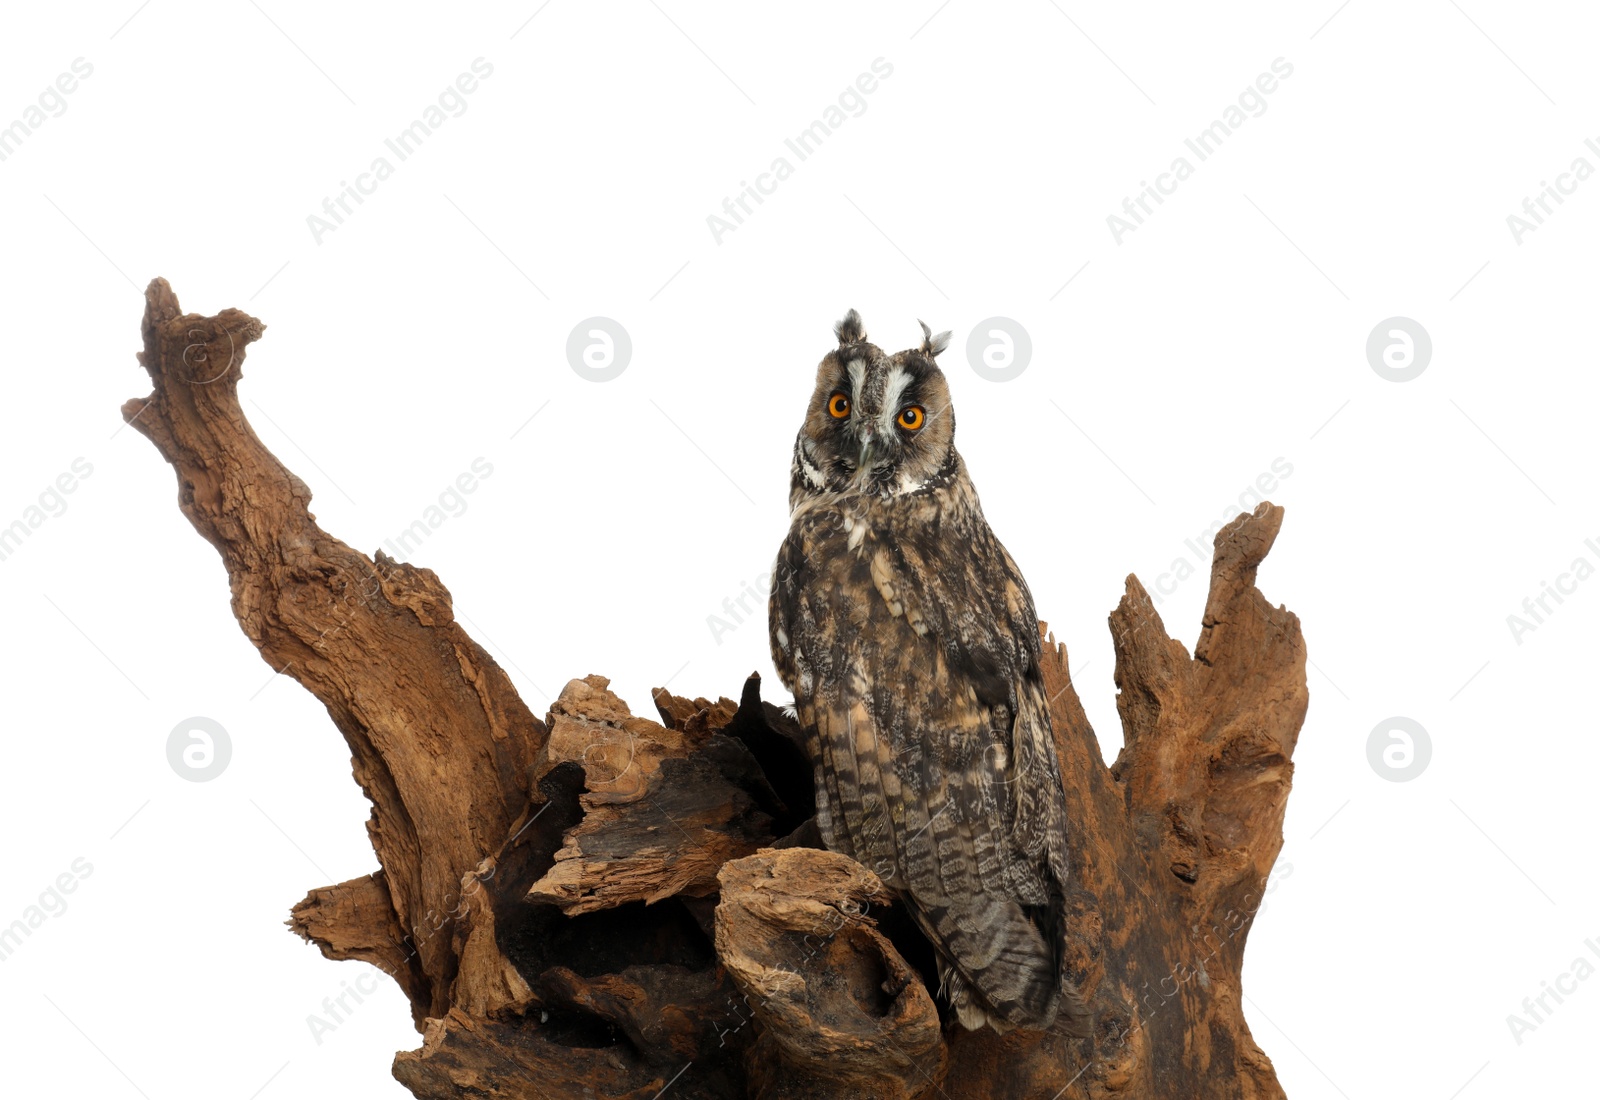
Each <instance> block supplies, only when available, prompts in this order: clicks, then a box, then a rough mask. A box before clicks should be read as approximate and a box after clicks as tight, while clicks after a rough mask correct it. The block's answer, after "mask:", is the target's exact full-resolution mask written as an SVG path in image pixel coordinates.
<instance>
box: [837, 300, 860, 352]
mask: <svg viewBox="0 0 1600 1100" xmlns="http://www.w3.org/2000/svg"><path fill="white" fill-rule="evenodd" d="M833 334H834V335H835V336H837V337H838V338H839V343H841V344H859V343H861V342H862V341H863V340H865V339H866V338H867V326H866V325H864V324H862V322H861V314H859V313H857V312H856V311H855V310H853V309H852V310H851V311H850V312H849V313H846V314H845V315H844V320H842V321H840V322H839V323H838V324H836V325H834V326H833Z"/></svg>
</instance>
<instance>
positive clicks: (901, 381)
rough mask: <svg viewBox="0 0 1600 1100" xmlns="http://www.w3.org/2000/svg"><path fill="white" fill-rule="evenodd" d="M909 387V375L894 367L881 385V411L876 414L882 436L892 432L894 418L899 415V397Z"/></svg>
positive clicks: (900, 368) (902, 369) (901, 368)
mask: <svg viewBox="0 0 1600 1100" xmlns="http://www.w3.org/2000/svg"><path fill="white" fill-rule="evenodd" d="M909 385H911V375H909V374H907V373H906V372H905V369H904V368H903V367H895V368H894V369H893V370H891V371H890V372H889V377H888V379H887V380H886V381H885V382H884V385H883V409H882V410H881V411H880V412H879V413H878V423H879V424H880V425H882V427H883V434H884V435H889V434H890V433H891V432H893V431H894V418H895V417H897V416H899V415H900V396H901V395H902V394H904V393H905V392H906V387H907V386H909Z"/></svg>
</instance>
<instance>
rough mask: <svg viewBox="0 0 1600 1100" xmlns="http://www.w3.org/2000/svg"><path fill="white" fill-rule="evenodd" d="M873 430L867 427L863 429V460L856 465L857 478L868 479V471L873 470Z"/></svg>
mask: <svg viewBox="0 0 1600 1100" xmlns="http://www.w3.org/2000/svg"><path fill="white" fill-rule="evenodd" d="M872 444H873V438H872V428H871V426H870V425H869V426H867V427H864V428H862V429H861V460H860V461H859V462H858V463H857V464H856V477H858V478H863V477H866V474H867V471H868V470H869V469H871V468H872V457H873V455H872Z"/></svg>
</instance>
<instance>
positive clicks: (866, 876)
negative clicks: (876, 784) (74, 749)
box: [122, 279, 1307, 1100]
mask: <svg viewBox="0 0 1600 1100" xmlns="http://www.w3.org/2000/svg"><path fill="white" fill-rule="evenodd" d="M262 329H263V326H262V324H261V322H260V321H257V320H256V319H255V318H253V317H250V316H248V315H247V314H244V313H242V312H240V311H238V310H234V309H229V310H224V311H223V312H222V313H220V314H218V315H217V316H215V317H201V316H196V315H192V314H188V315H186V314H183V313H181V311H180V310H179V307H178V302H177V298H176V297H175V296H174V294H173V292H172V289H171V287H169V286H168V285H167V283H166V282H165V280H162V279H156V280H154V281H153V282H152V283H151V284H150V286H149V288H148V290H147V291H146V296H145V316H144V325H143V332H144V351H143V352H142V353H141V354H140V356H139V361H140V362H141V363H142V364H143V366H144V367H145V369H146V370H147V371H148V372H149V374H150V378H151V380H152V382H153V384H154V390H153V392H152V393H151V394H150V396H149V397H146V398H136V399H134V400H131V401H129V402H127V403H126V404H125V405H124V406H123V409H122V412H123V417H124V419H125V420H126V421H127V422H129V423H131V424H132V425H133V426H134V427H135V428H137V429H138V430H139V431H140V432H142V433H143V434H144V435H145V436H146V437H147V438H148V439H150V441H151V442H152V443H154V444H155V446H156V448H157V449H158V450H159V451H160V453H161V455H162V457H164V458H165V459H166V460H167V461H168V462H169V463H170V464H171V465H172V466H173V468H174V470H175V471H176V473H177V476H178V486H179V494H178V504H179V508H180V509H181V510H182V511H183V513H184V515H185V516H187V517H188V519H189V521H190V522H191V523H192V524H193V525H194V527H195V529H196V530H197V531H199V532H200V534H201V535H202V536H204V537H205V538H206V539H207V540H208V541H209V542H210V543H211V544H212V545H213V546H215V547H216V549H217V551H218V553H219V554H221V556H222V560H223V563H224V565H225V566H226V567H227V571H228V577H229V586H230V590H231V593H232V602H233V611H234V615H235V616H236V617H237V618H238V620H239V624H240V626H241V627H242V628H243V630H244V632H245V635H246V637H248V638H249V639H250V640H251V641H252V642H253V643H255V645H256V647H257V648H258V649H260V651H261V654H262V657H263V658H265V660H266V661H267V663H268V664H269V665H271V666H272V668H273V669H274V670H276V671H278V672H281V673H282V674H283V675H285V676H289V677H292V678H293V679H295V680H297V681H298V682H299V683H300V684H301V685H303V686H304V687H305V688H306V689H307V690H308V691H310V692H311V693H312V694H313V695H315V696H316V697H317V698H318V699H319V700H321V702H322V703H323V705H324V706H326V707H327V708H328V713H329V715H330V716H331V718H332V719H333V724H334V725H335V726H336V727H337V728H338V730H339V732H340V733H342V734H343V735H344V738H345V741H346V742H347V743H348V745H349V746H350V751H351V756H352V763H353V767H354V774H355V779H356V782H358V783H359V784H360V785H361V789H362V790H363V792H364V793H365V794H366V796H367V798H368V799H369V800H370V801H371V803H372V816H371V818H370V820H369V821H368V826H367V828H368V833H369V835H370V837H371V840H372V846H373V850H374V852H375V853H376V855H377V861H378V869H377V870H375V871H373V872H372V873H371V874H370V875H368V876H366V877H364V878H359V879H355V880H353V881H350V882H345V883H339V884H335V885H327V886H320V887H318V888H316V889H314V890H312V891H311V892H310V894H308V895H307V896H306V898H305V899H304V900H302V901H301V902H299V903H298V904H296V905H295V906H294V907H293V909H292V911H291V916H290V919H289V921H288V923H289V925H290V926H291V927H292V928H293V929H294V931H296V932H297V933H299V934H300V935H301V936H303V937H304V938H305V939H307V940H308V941H310V942H312V943H314V944H316V945H317V946H318V947H319V948H320V949H321V951H322V953H323V954H324V955H325V956H327V957H328V958H330V959H359V960H362V961H364V962H368V963H371V964H373V965H374V966H377V967H380V968H381V969H382V970H384V972H385V973H387V974H388V975H389V976H390V977H392V978H393V979H394V980H395V981H396V982H397V983H398V984H399V986H400V988H401V989H402V990H403V991H404V992H405V994H406V996H407V998H408V999H409V1000H410V1003H411V1006H412V1014H413V1017H414V1019H415V1023H416V1026H417V1029H418V1031H419V1032H421V1034H422V1043H421V1046H420V1047H419V1048H418V1049H416V1050H413V1051H405V1052H401V1053H400V1054H398V1055H396V1058H395V1062H394V1066H393V1073H394V1076H395V1077H396V1079H398V1080H399V1081H400V1082H401V1083H402V1084H404V1085H405V1086H406V1087H407V1088H409V1089H410V1090H411V1091H412V1092H413V1093H414V1094H415V1095H416V1096H418V1097H421V1098H425V1100H446V1098H451V1100H453V1098H455V1097H460V1096H475V1097H488V1098H499V1100H511V1098H523V1097H569V1096H570V1097H605V1098H608V1100H609V1098H637V1100H651V1098H654V1097H658V1096H660V1095H661V1094H662V1093H663V1092H664V1091H665V1092H668V1093H670V1095H673V1096H677V1097H682V1098H685V1100H688V1098H702V1097H703V1098H717V1100H731V1098H741V1097H761V1098H766V1100H803V1098H818V1100H822V1098H839V1097H860V1098H872V1100H877V1098H885V1100H888V1098H895V1100H910V1098H914V1097H921V1098H927V1097H935V1096H943V1097H949V1098H961V1100H1000V1098H1007V1100H1010V1098H1022V1097H1030V1098H1031V1097H1044V1098H1047V1100H1057V1098H1072V1097H1079V1098H1083V1097H1096V1098H1110V1097H1119V1098H1128V1100H1224V1098H1226V1100H1267V1098H1275V1097H1282V1096H1283V1091H1282V1089H1281V1088H1280V1087H1279V1086H1278V1083H1277V1079H1276V1077H1275V1076H1274V1073H1273V1069H1272V1064H1271V1062H1270V1061H1269V1060H1268V1058H1267V1056H1266V1054H1265V1053H1263V1052H1262V1050H1261V1049H1260V1048H1259V1047H1258V1046H1257V1045H1256V1043H1255V1041H1254V1040H1253V1039H1252V1038H1251V1036H1250V1032H1249V1029H1248V1028H1247V1027H1246V1025H1245V1021H1244V1016H1243V1012H1242V1009H1241V996H1242V994H1241V990H1240V967H1241V965H1242V962H1243V955H1244V945H1245V940H1246V938H1247V936H1248V933H1249V929H1250V925H1251V922H1252V919H1253V917H1254V914H1255V912H1256V910H1257V909H1258V908H1259V906H1260V903H1261V897H1262V890H1263V886H1264V884H1265V882H1266V879H1267V875H1268V872H1269V870H1270V869H1271V867H1272V864H1273V861H1274V860H1275V859H1276V857H1277V854H1278V850H1279V848H1280V847H1281V846H1282V843H1283V838H1282V824H1283V814H1284V808H1285V805H1286V803H1287V800H1288V795H1289V786H1290V779H1291V777H1292V774H1293V764H1292V763H1291V760H1290V758H1291V756H1292V754H1293V751H1294V746H1295V740H1296V737H1297V736H1298V733H1299V729H1300V725H1301V722H1302V721H1303V719H1304V717H1305V711H1306V705H1307V693H1306V684H1305V645H1304V641H1303V639H1302V638H1301V634H1300V625H1299V621H1298V620H1297V619H1296V618H1295V616H1294V615H1293V614H1291V613H1290V612H1288V611H1287V610H1285V609H1284V608H1282V607H1278V608H1273V607H1272V606H1271V605H1270V604H1268V603H1267V601H1266V600H1265V599H1264V598H1263V597H1262V595H1261V593H1260V591H1259V590H1257V588H1256V587H1255V578H1256V569H1257V567H1258V566H1259V565H1260V563H1261V561H1262V559H1263V558H1264V557H1265V556H1266V554H1267V551H1268V550H1269V549H1270V548H1271V547H1272V543H1273V540H1274V539H1275V538H1276V537H1277V534H1278V529H1279V526H1280V524H1281V523H1282V519H1283V510H1282V509H1281V508H1278V507H1276V506H1274V505H1272V504H1269V503H1263V504H1262V505H1260V506H1259V507H1258V508H1256V510H1255V511H1254V513H1251V514H1248V515H1240V516H1239V518H1238V519H1236V520H1235V521H1234V522H1233V523H1231V524H1229V525H1228V526H1226V527H1225V528H1223V529H1222V530H1221V531H1220V532H1219V533H1218V534H1217V536H1216V544H1215V558H1214V561H1213V564H1212V572H1211V588H1210V596H1209V599H1208V601H1207V604H1206V610H1205V619H1204V624H1203V630H1202V633H1201V637H1200V641H1199V643H1198V644H1197V645H1196V647H1195V654H1194V656H1193V657H1192V658H1191V657H1190V656H1189V655H1188V654H1187V653H1186V652H1185V650H1184V648H1183V646H1182V645H1180V644H1179V643H1178V642H1176V641H1174V640H1172V639H1171V638H1169V637H1168V636H1167V633H1166V629H1165V627H1164V626H1163V625H1162V623H1161V619H1160V616H1159V615H1157V614H1156V611H1155V608H1154V607H1153V606H1152V604H1151V601H1150V598H1149V596H1148V595H1147V594H1146V592H1145V590H1144V588H1143V587H1142V586H1141V585H1140V584H1139V581H1138V580H1137V579H1136V578H1135V577H1132V576H1130V577H1128V579H1127V585H1126V592H1125V594H1124V596H1123V598H1122V600H1121V602H1120V603H1119V604H1118V606H1117V608H1116V610H1115V611H1113V612H1112V614H1111V619H1110V622H1111V629H1112V634H1113V637H1114V642H1115V648H1116V683H1117V687H1118V689H1119V694H1118V698H1117V705H1118V711H1119V713H1120V715H1121V718H1122V724H1123V733H1124V738H1125V747H1124V748H1123V750H1122V752H1121V754H1120V755H1119V756H1118V758H1117V761H1116V763H1115V764H1113V765H1112V766H1111V767H1110V768H1107V767H1106V766H1105V763H1104V761H1103V760H1102V758H1101V756H1100V752H1099V747H1098V744H1097V742H1096V740H1095V737H1094V734H1093V731H1092V730H1091V729H1090V728H1089V723H1088V721H1087V719H1086V718H1085V716H1084V712H1083V707H1082V705H1081V704H1080V703H1079V700H1078V696H1077V693H1076V692H1075V691H1074V689H1073V685H1072V679H1071V675H1070V672H1069V669H1068V664H1067V654H1066V650H1065V647H1063V646H1060V645H1057V644H1055V642H1054V639H1053V638H1051V637H1049V635H1048V633H1046V638H1047V640H1048V643H1049V644H1047V646H1046V648H1045V662H1044V672H1045V678H1046V684H1047V687H1048V690H1049V692H1050V695H1051V712H1052V717H1053V719H1054V725H1055V735H1056V745H1057V749H1058V751H1059V753H1060V759H1061V774H1062V777H1063V782H1064V784H1065V787H1066V796H1067V805H1068V810H1069V820H1070V822H1071V826H1072V833H1071V837H1070V845H1071V866H1072V873H1073V881H1072V883H1071V884H1070V898H1069V934H1068V961H1069V964H1070V969H1071V972H1072V975H1073V977H1074V979H1075V980H1076V982H1077V985H1078V988H1079V989H1080V990H1082V991H1083V993H1084V995H1085V997H1086V998H1087V999H1088V1001H1089V1003H1090V1004H1091V1006H1092V1007H1093V1009H1094V1010H1095V1013H1096V1019H1095V1027H1094V1032H1093V1034H1092V1035H1091V1036H1089V1037H1087V1038H1073V1037H1070V1036H1067V1035H1064V1034H1061V1033H1059V1032H1047V1033H1041V1032H1036V1031H1015V1032H1012V1033H1010V1034H1008V1035H1005V1036H999V1035H996V1034H994V1033H993V1032H990V1031H987V1030H984V1031H977V1032H969V1031H966V1030H964V1029H962V1028H961V1027H959V1026H958V1025H955V1024H954V1023H952V1022H949V1021H945V1020H942V1019H941V1015H940V1010H939V1008H938V1005H937V1002H936V999H935V997H934V996H933V995H932V993H931V990H932V989H933V988H934V987H935V985H936V980H935V979H934V978H933V967H932V957H931V954H930V949H929V947H928V945H927V943H926V942H925V941H923V940H922V938H921V937H920V935H919V934H918V933H917V931H916V930H915V928H914V926H913V925H912V924H911V923H910V921H909V920H908V919H906V916H905V914H904V912H903V911H902V910H901V909H900V908H899V906H898V905H897V904H896V903H895V902H894V899H893V898H892V897H890V896H889V895H888V894H887V893H886V892H885V891H884V890H883V888H882V886H881V884H879V883H878V881H877V879H876V878H875V877H874V876H873V875H872V874H871V872H869V871H868V870H867V869H866V868H864V867H861V866H860V865H858V864H856V863H854V862H853V861H852V860H849V859H847V858H845V857H843V856H839V855H836V854H833V853H829V852H825V851H821V850H820V845H819V843H818V841H817V835H816V831H815V827H814V824H813V822H812V820H811V818H812V814H813V808H814V807H813V790H812V780H811V766H810V763H809V761H807V759H806V757H805V755H804V752H803V750H802V749H801V747H800V745H801V741H800V736H799V730H798V729H797V728H796V727H795V724H794V722H793V720H792V719H790V718H788V717H786V715H785V713H784V712H783V711H781V710H779V709H778V708H776V707H774V706H773V705H772V704H771V703H768V702H763V701H762V699H761V695H760V680H759V677H757V676H754V675H752V676H751V678H750V679H749V680H748V681H747V682H746V683H745V684H744V685H743V688H742V689H741V692H740V698H739V699H738V701H737V702H735V701H733V700H730V699H726V698H723V699H718V700H716V701H711V700H708V699H684V698H679V697H677V696H673V695H670V694H668V693H667V692H665V691H659V690H658V691H657V692H656V693H655V699H654V700H653V702H654V704H655V709H656V711H657V718H656V719H651V718H643V717H638V716H636V715H634V714H632V713H631V712H630V711H629V709H628V707H627V705H626V704H625V703H624V702H623V701H622V700H621V699H618V698H617V697H616V695H614V694H613V693H612V692H611V691H610V690H609V688H608V683H607V681H606V680H605V679H604V678H603V677H600V676H592V675H591V676H586V677H583V678H581V679H574V680H572V681H570V682H569V683H568V684H567V685H566V687H565V688H564V689H563V691H562V692H561V694H560V697H559V698H558V699H557V700H556V702H555V704H554V705H553V706H552V708H551V710H550V713H549V714H548V715H546V716H545V718H544V719H543V720H541V719H540V718H538V717H536V716H535V715H534V714H533V713H532V712H530V711H529V709H528V707H527V706H526V705H525V704H524V703H523V702H522V700H521V699H520V698H519V697H518V696H517V693H516V691H515V690H514V689H513V688H512V685H511V681H510V680H509V679H508V677H507V676H506V674H505V673H504V672H503V671H502V670H501V668H500V667H499V665H497V664H496V663H495V662H494V660H493V659H492V658H490V656H489V655H488V654H487V653H486V652H485V651H484V650H483V649H482V647H480V646H479V645H478V644H477V643H476V642H474V641H473V640H472V639H471V638H470V637H469V636H468V635H467V634H466V632H465V631H463V630H462V629H461V627H460V626H459V625H458V624H457V623H456V622H455V619H454V617H453V615H452V611H451V602H450V593H449V592H448V591H447V590H446V589H445V587H444V585H443V584H442V583H441V582H440V580H439V578H438V577H437V576H435V575H434V573H433V572H432V571H431V570H428V569H423V568H418V567H416V566H413V565H410V564H405V563H400V562H396V561H394V560H392V559H391V558H389V557H388V556H387V555H385V554H384V553H383V552H382V551H378V552H377V553H376V554H375V555H374V556H372V557H368V556H367V555H365V554H362V553H361V552H359V551H357V550H354V549H352V548H351V547H349V546H347V545H346V544H345V543H343V542H340V541H339V540H338V539H337V538H335V537H333V536H332V535H329V534H328V533H326V532H325V531H323V530H322V529H321V528H320V527H319V526H318V525H317V523H316V520H315V518H314V517H313V516H312V515H311V513H310V511H309V510H308V508H309V505H310V502H311V492H310V490H309V489H308V488H307V487H306V485H305V483H304V482H302V481H301V480H300V479H299V478H298V477H296V476H295V475H294V474H293V473H292V472H290V471H289V470H288V469H287V468H286V467H284V466H283V464H282V463H280V462H279V461H278V460H277V459H276V458H275V457H274V456H273V455H272V454H271V453H269V452H268V451H267V449H266V448H265V447H264V446H263V445H262V443H261V441H260V440H259V439H258V438H257V437H256V435H255V433H254V432H253V431H252V430H251V427H250V424H249V422H248V420H247V419H246V418H245V416H244V413H243V411H242V410H241V408H240V404H239V400H238V394H237V386H238V383H239V380H240V378H241V371H242V367H243V363H244V358H245V349H246V346H247V345H248V344H250V343H251V342H253V341H255V340H257V339H259V338H260V336H261V334H262ZM778 534H779V533H778V532H774V539H775V540H776V539H777V537H778ZM1040 629H1041V631H1045V629H1046V628H1045V626H1044V624H1042V623H1041V624H1040Z"/></svg>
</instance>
